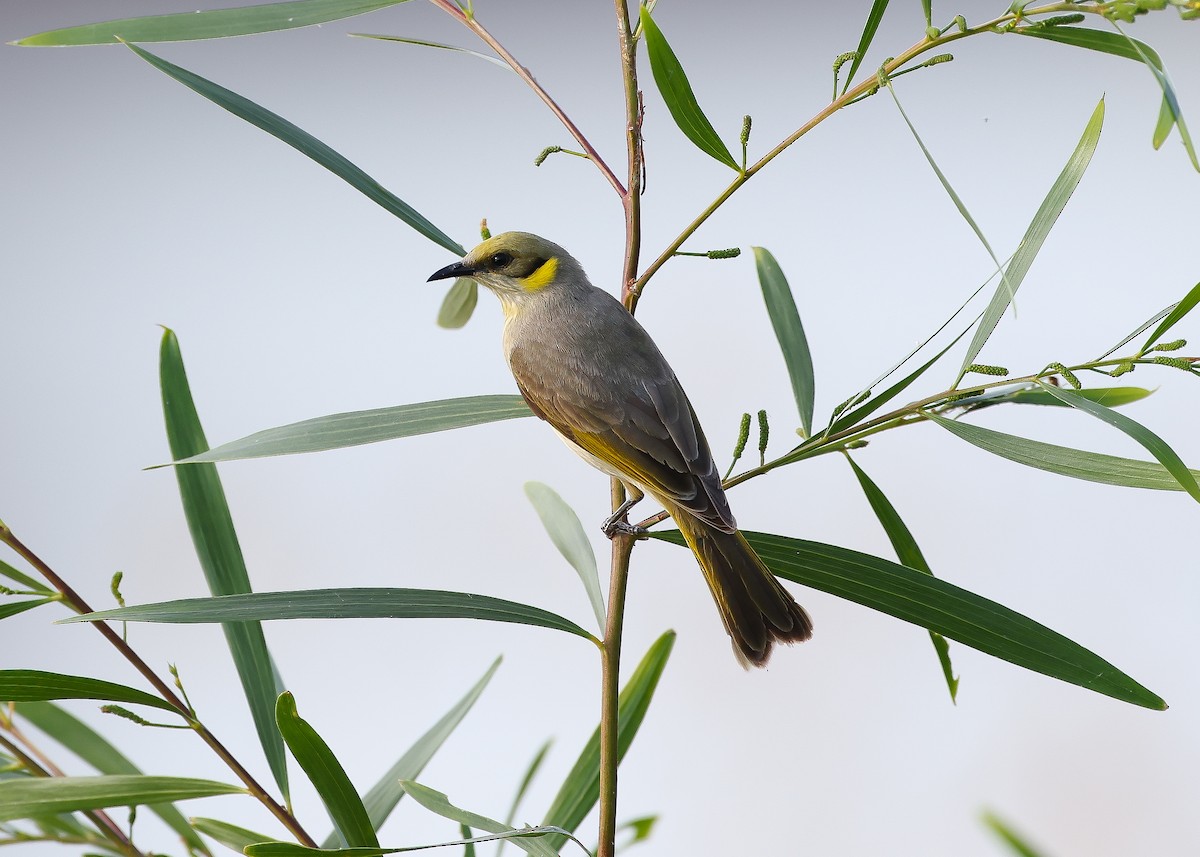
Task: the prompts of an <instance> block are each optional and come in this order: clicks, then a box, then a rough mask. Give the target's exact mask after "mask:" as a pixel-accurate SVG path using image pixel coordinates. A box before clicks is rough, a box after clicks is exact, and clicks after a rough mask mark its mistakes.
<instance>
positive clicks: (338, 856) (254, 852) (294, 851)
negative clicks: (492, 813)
mask: <svg viewBox="0 0 1200 857" xmlns="http://www.w3.org/2000/svg"><path fill="white" fill-rule="evenodd" d="M411 785H413V786H414V787H416V788H422V789H423V788H424V787H423V786H417V784H416V783H412V784H411ZM424 791H425V792H427V793H431V794H433V795H440V796H441V797H442V798H445V795H442V794H441V792H435V791H433V789H425V790H424ZM447 804H449V802H448V801H447ZM454 809H455V810H457V811H458V812H465V810H458V808H457V807H454ZM474 817H476V818H482V816H474ZM563 832H564V831H563V829H562V828H561V827H522V828H520V829H518V830H504V831H502V832H500V833H492V834H488V835H486V836H475V837H472V838H470V839H455V840H454V841H452V842H435V843H433V844H432V845H409V846H406V847H403V848H306V847H304V846H303V845H297V844H296V843H294V842H260V843H258V844H256V845H248V846H246V849H245V853H246V855H247V857H383V855H385V854H403V853H406V852H409V851H427V850H429V849H430V848H446V847H449V846H453V845H468V844H470V845H474V844H476V843H479V842H496V841H500V842H501V843H503V842H504V841H506V840H509V839H512V840H515V841H524V840H529V839H533V840H536V839H537V838H539V837H542V836H547V835H549V834H552V833H563ZM576 841H578V840H576Z"/></svg>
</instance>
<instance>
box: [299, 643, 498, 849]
mask: <svg viewBox="0 0 1200 857" xmlns="http://www.w3.org/2000/svg"><path fill="white" fill-rule="evenodd" d="M500 661H501V659H500V658H496V660H495V661H493V662H492V665H491V666H490V667H489V668H488V671H487V672H485V673H484V674H483V678H481V679H479V681H477V682H476V683H475V686H474V687H472V688H471V689H470V690H468V691H467V694H466V696H464V697H463V698H462V699H460V700H459V701H458V702H457V703H456V704H455V706H454V707H453V708H451V709H450V710H449V711H447V712H446V713H445V714H444V715H443V716H442V718H441V719H440V720H438V722H437V723H435V724H434V725H433V726H432V727H431V728H430V729H429V731H427V732H426V733H425V734H424V735H422V736H421V737H420V738H418V739H417V741H416V743H414V744H413V745H412V746H411V747H409V748H408V750H407V751H406V752H405V753H404V755H403V756H401V757H400V758H399V759H398V760H397V761H396V764H394V765H392V767H391V768H389V769H388V771H387V773H386V774H384V775H383V776H382V777H380V779H379V782H377V783H376V784H375V785H374V786H372V787H371V790H370V791H369V792H367V794H366V796H365V797H364V798H363V804H364V805H365V806H366V808H367V816H368V817H369V818H370V819H371V826H372V827H373V828H375V830H379V828H381V827H382V826H383V823H384V822H385V821H386V820H387V818H388V816H389V815H390V814H391V812H392V810H393V809H395V808H396V804H398V803H399V802H400V799H401V798H402V797H403V796H404V790H403V789H402V788H400V781H401V780H411V779H415V778H416V777H418V776H420V774H421V771H423V770H424V769H425V766H426V765H427V764H428V763H429V760H430V759H432V758H433V755H434V753H436V752H437V751H438V750H439V749H441V746H442V744H444V743H445V742H446V739H447V738H449V737H450V734H451V733H452V732H453V731H454V730H455V729H456V728H457V727H458V724H459V723H461V722H462V719H463V718H464V717H466V716H467V712H468V711H470V710H471V708H472V707H473V706H474V705H475V702H476V701H477V700H478V699H479V697H480V695H481V694H482V693H483V689H484V688H485V687H487V685H488V682H490V681H491V680H492V676H493V675H495V674H496V670H497V669H499V667H500ZM341 845H345V841H344V840H342V839H341V837H340V836H338V835H337V831H334V832H333V833H331V834H329V836H327V837H325V841H324V842H322V843H321V847H322V848H336V847H339V846H341Z"/></svg>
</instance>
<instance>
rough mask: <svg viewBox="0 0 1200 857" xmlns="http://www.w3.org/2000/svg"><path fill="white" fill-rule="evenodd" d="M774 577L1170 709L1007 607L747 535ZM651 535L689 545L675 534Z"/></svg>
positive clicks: (829, 552) (839, 556) (866, 560)
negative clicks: (809, 587)
mask: <svg viewBox="0 0 1200 857" xmlns="http://www.w3.org/2000/svg"><path fill="white" fill-rule="evenodd" d="M743 535H744V536H745V537H746V539H747V541H749V542H750V544H751V546H752V547H753V548H754V550H755V551H756V552H757V553H758V555H759V557H760V558H761V559H762V561H763V562H764V563H766V565H767V568H769V569H771V571H772V572H774V573H775V574H776V575H777V576H779V577H782V578H783V579H785V580H791V581H793V582H795V583H801V584H803V585H805V586H811V587H812V588H813V589H819V590H820V591H822V592H828V593H829V594H830V595H835V596H837V597H838V598H844V599H846V600H847V601H853V602H855V603H857V604H862V605H863V606H865V607H870V608H871V609H872V610H878V611H880V612H881V613H887V614H888V615H889V616H895V617H896V618H897V619H902V620H904V621H905V622H911V623H912V624H914V625H919V626H921V627H922V628H926V629H927V630H930V631H937V632H938V633H939V634H941V635H942V636H944V637H948V638H949V639H951V640H957V641H958V642H960V643H962V644H963V645H965V646H970V647H971V648H973V649H978V650H979V651H981V652H983V653H985V654H988V655H992V656H993V657H997V658H1000V659H1001V660H1005V661H1008V662H1009V663H1012V664H1016V665H1017V666H1019V667H1024V668H1025V669H1028V670H1033V671H1034V672H1039V673H1042V674H1043V675H1048V676H1050V677H1051V678H1056V679H1059V680H1060V681H1065V682H1067V683H1069V684H1075V685H1078V686H1080V687H1083V688H1086V689H1088V690H1093V691H1096V692H1097V693H1102V694H1104V695H1105V696H1111V697H1113V698H1114V699H1119V700H1121V701H1122V702H1129V703H1132V704H1133V705H1140V706H1143V707H1145V708H1155V709H1159V710H1162V709H1165V708H1166V703H1165V702H1163V701H1162V699H1161V698H1160V697H1158V696H1157V695H1156V694H1154V693H1152V692H1150V691H1149V690H1147V689H1146V688H1144V687H1142V686H1141V685H1140V684H1138V683H1137V682H1136V681H1134V680H1133V679H1132V678H1130V677H1129V676H1127V675H1125V673H1123V672H1121V671H1120V670H1118V669H1117V668H1116V667H1114V666H1113V665H1112V664H1110V663H1108V661H1105V660H1103V659H1102V658H1100V657H1099V656H1097V655H1096V654H1094V653H1092V652H1090V651H1088V650H1087V649H1085V648H1083V647H1082V646H1080V645H1079V644H1078V643H1074V642H1072V641H1071V640H1068V639H1067V638H1066V637H1064V636H1062V635H1061V634H1058V633H1056V632H1054V631H1052V630H1050V629H1049V628H1047V627H1046V626H1044V625H1041V624H1039V623H1037V622H1035V621H1033V620H1032V619H1029V618H1028V617H1026V616H1022V615H1021V614H1020V613H1017V612H1015V611H1013V610H1010V609H1009V608H1007V607H1005V606H1003V605H1002V604H997V603H996V602H995V601H990V600H989V599H987V598H983V597H982V596H979V595H976V594H974V593H973V592H968V591H967V590H965V589H961V588H959V587H957V586H955V585H954V584H952V583H947V582H946V581H944V580H940V579H938V578H936V577H931V576H930V575H928V574H923V573H921V572H919V571H916V570H914V569H911V568H906V567H905V566H902V565H897V564H896V563H894V562H889V561H887V560H885V559H881V558H880V557H876V556H870V555H868V554H864V553H859V552H858V551H852V550H849V549H847V548H842V547H837V546H835V545H827V544H822V543H820V542H810V541H806V540H804V539H792V538H788V537H786V536H777V535H772V534H770V533H753V532H746V531H743ZM651 536H653V537H654V538H657V539H662V540H663V541H667V542H671V543H672V544H677V545H684V544H685V543H684V541H683V537H682V536H681V535H680V534H679V531H678V530H669V531H665V532H654V533H651Z"/></svg>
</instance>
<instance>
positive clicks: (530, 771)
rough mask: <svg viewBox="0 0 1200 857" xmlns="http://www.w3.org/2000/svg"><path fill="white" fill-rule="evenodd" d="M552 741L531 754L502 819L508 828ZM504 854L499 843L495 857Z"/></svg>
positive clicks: (501, 844) (513, 820)
mask: <svg viewBox="0 0 1200 857" xmlns="http://www.w3.org/2000/svg"><path fill="white" fill-rule="evenodd" d="M553 743H554V741H553V739H551V740H547V741H546V743H544V744H543V745H542V746H541V747H539V748H538V751H537V752H536V753H534V754H533V759H532V760H531V761H530V763H529V767H528V768H526V769H525V775H524V776H523V777H521V783H520V785H518V786H517V792H516V794H514V795H513V799H512V803H511V804H510V805H509V807H508V815H506V816H505V817H504V823H505V824H507V825H508V826H509V827H512V826H513V822H515V821H516V819H517V810H518V809H520V808H521V801H522V800H524V799H525V793H526V792H527V791H529V786H530V785H531V784H532V783H533V778H534V777H536V776H537V772H538V771H539V770H541V767H542V762H544V761H545V760H546V754H547V753H549V752H550V745H551V744H553ZM503 853H504V843H503V842H501V843H500V844H499V845H497V846H496V857H500V855H501V854H503Z"/></svg>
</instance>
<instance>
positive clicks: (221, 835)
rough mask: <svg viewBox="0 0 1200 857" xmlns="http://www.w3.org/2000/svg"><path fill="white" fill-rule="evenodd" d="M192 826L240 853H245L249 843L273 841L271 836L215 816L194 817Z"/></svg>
mask: <svg viewBox="0 0 1200 857" xmlns="http://www.w3.org/2000/svg"><path fill="white" fill-rule="evenodd" d="M192 827H194V828H195V829H196V830H198V831H200V832H201V833H203V834H205V835H206V836H211V837H212V838H213V839H215V840H217V841H218V842H220V843H221V844H222V845H224V846H225V847H226V848H231V849H233V850H234V851H236V852H237V853H238V854H241V853H243V849H245V847H246V846H247V845H253V844H254V843H256V842H270V841H271V837H270V836H264V835H263V834H261V833H255V832H254V831H253V830H247V829H246V828H244V827H238V826H237V825H236V824H230V823H229V822H227V821H218V820H217V819H215V818H193V819H192Z"/></svg>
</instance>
